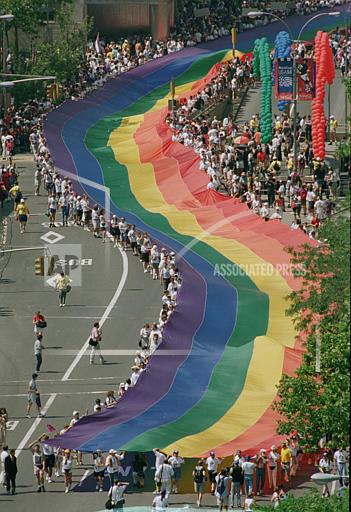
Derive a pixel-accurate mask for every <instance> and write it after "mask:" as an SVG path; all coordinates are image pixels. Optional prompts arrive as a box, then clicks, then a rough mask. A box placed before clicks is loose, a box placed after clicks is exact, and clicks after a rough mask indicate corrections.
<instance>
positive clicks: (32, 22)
mask: <svg viewBox="0 0 351 512" xmlns="http://www.w3.org/2000/svg"><path fill="white" fill-rule="evenodd" d="M0 12H1V13H4V14H13V15H14V19H13V21H11V22H10V23H6V25H5V27H6V30H9V29H10V28H13V29H14V32H15V53H16V55H17V54H18V52H19V30H22V31H23V32H24V33H25V34H27V35H30V36H31V37H36V36H37V34H38V31H39V28H40V24H41V22H42V19H43V4H42V2H41V1H39V0H0Z"/></svg>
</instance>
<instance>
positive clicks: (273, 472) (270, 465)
mask: <svg viewBox="0 0 351 512" xmlns="http://www.w3.org/2000/svg"><path fill="white" fill-rule="evenodd" d="M279 459H280V453H279V452H278V450H277V447H276V446H275V444H273V445H272V446H271V451H270V452H269V455H268V462H267V469H268V482H269V487H270V488H273V489H275V488H276V487H277V463H278V460H279Z"/></svg>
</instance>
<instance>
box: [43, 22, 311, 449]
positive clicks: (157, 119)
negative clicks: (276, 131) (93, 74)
mask: <svg viewBox="0 0 351 512" xmlns="http://www.w3.org/2000/svg"><path fill="white" fill-rule="evenodd" d="M304 21H305V19H304V18H303V17H293V18H291V20H290V22H291V24H292V26H293V27H294V30H297V29H298V28H299V27H300V26H301V25H302V23H303V22H304ZM277 30H279V29H278V28H277ZM258 36H259V37H262V36H268V37H269V38H270V42H272V41H273V39H274V37H275V32H274V31H273V33H272V30H271V27H265V28H264V29H260V30H259V31H258V30H252V31H250V32H246V33H244V34H241V35H240V36H239V39H238V47H239V48H240V49H242V50H244V51H247V50H250V49H251V48H252V46H253V41H254V40H255V39H256V37H258ZM220 45H222V46H223V48H220ZM226 47H228V41H227V40H226V39H224V40H222V41H219V42H218V41H216V42H215V43H213V45H212V47H211V45H210V44H206V45H204V46H203V47H201V46H198V47H196V48H188V49H186V50H184V51H183V52H181V53H179V54H172V55H169V56H167V57H165V58H163V59H159V60H156V61H153V62H150V63H148V64H146V65H145V66H143V67H140V68H137V69H135V70H132V71H130V72H128V73H127V74H125V75H123V76H121V77H118V78H117V79H114V80H110V81H109V82H108V83H107V84H106V85H105V86H104V87H103V88H102V89H100V90H98V91H96V92H94V93H92V94H91V95H90V96H88V97H87V98H86V99H84V100H82V101H79V102H72V101H68V102H66V103H65V104H63V105H62V106H61V107H60V108H58V109H56V110H55V111H53V112H52V113H51V114H50V115H49V116H48V120H47V122H46V125H45V132H46V136H47V139H48V144H49V147H50V150H51V153H52V155H53V158H54V161H55V164H56V165H57V166H58V167H59V168H61V169H64V170H67V171H70V172H74V173H75V174H77V176H78V178H82V177H83V178H88V179H90V180H94V181H95V182H97V183H99V184H104V185H105V186H106V187H109V188H110V190H111V200H112V210H113V213H116V214H117V215H125V216H126V218H127V219H128V221H129V222H133V223H135V224H136V225H137V227H138V228H139V229H140V230H145V231H148V232H149V233H150V235H151V237H152V238H153V239H154V240H156V241H158V242H159V243H160V244H162V246H165V247H167V248H169V250H174V251H175V252H176V253H177V254H178V266H179V268H180V271H181V273H182V276H183V286H182V288H181V291H180V294H179V304H178V307H177V310H176V312H175V314H174V315H173V316H172V318H171V320H170V321H169V323H168V324H167V326H166V330H165V334H164V342H163V343H162V345H161V346H160V348H159V349H158V350H159V351H164V350H167V351H171V352H173V354H175V355H168V352H167V353H166V355H164V356H163V357H153V358H152V360H151V362H150V363H149V366H148V369H147V371H146V372H144V373H143V374H142V376H141V377H140V379H139V381H138V384H137V386H136V387H135V388H132V389H130V390H129V391H128V393H126V395H125V396H124V397H123V398H122V399H121V401H120V402H119V404H118V406H117V407H115V408H113V409H109V410H107V411H104V412H102V413H99V414H93V415H90V416H87V417H84V418H82V419H81V420H80V422H79V424H78V425H76V426H75V428H74V429H72V430H70V431H69V432H68V433H66V434H64V435H63V436H61V437H60V438H57V439H55V441H54V442H55V444H60V446H63V447H67V448H74V449H79V450H83V451H93V450H95V449H96V448H100V449H102V450H108V449H110V448H111V447H114V448H116V449H125V450H127V451H136V450H141V451H150V450H151V449H152V448H154V447H155V446H158V447H160V448H163V449H165V450H170V449H171V448H172V449H173V448H174V447H177V448H178V449H179V450H180V451H181V453H182V455H183V456H185V457H194V456H200V455H205V454H207V453H208V452H209V450H211V449H216V453H217V454H218V455H228V454H230V453H232V452H233V450H234V448H241V449H242V450H249V449H252V450H254V449H258V448H260V447H262V446H266V447H267V446H270V444H271V443H273V442H276V443H277V442H279V438H278V437H277V436H276V434H275V422H276V417H275V414H274V412H273V410H272V407H271V405H272V402H273V401H274V399H275V397H276V385H277V384H278V382H279V379H280V377H281V375H282V373H283V372H287V373H291V372H293V371H294V369H295V368H296V366H297V365H298V363H299V360H300V356H301V347H300V346H299V344H298V342H297V341H296V339H295V334H296V333H295V332H294V328H293V325H292V321H291V319H290V318H288V317H287V316H286V315H285V310H286V307H287V303H286V301H285V297H286V296H287V295H288V294H289V292H290V291H291V290H293V289H294V288H295V287H296V286H298V282H297V281H296V280H295V279H294V278H293V277H292V275H291V273H290V272H287V271H286V270H287V267H285V268H284V265H288V264H289V257H288V254H287V253H286V252H285V251H284V248H285V247H286V246H288V245H292V246H295V247H296V246H298V245H299V244H301V243H303V242H306V239H305V237H304V235H303V234H302V233H301V232H294V233H293V234H292V232H291V231H290V229H289V227H288V226H286V225H284V224H282V223H280V222H278V221H270V222H268V223H265V222H263V221H262V220H261V219H259V218H258V217H257V216H256V215H254V214H253V213H252V212H250V211H249V210H248V209H247V207H246V206H245V205H243V204H240V203H238V202H237V201H235V200H233V199H232V198H227V197H224V196H222V195H220V194H218V193H216V192H214V191H208V190H207V189H206V185H207V177H206V175H205V174H204V173H202V172H201V171H200V170H199V159H198V157H197V155H196V154H195V153H194V151H193V150H192V149H191V148H185V147H184V146H183V145H181V144H179V143H176V142H172V139H171V132H170V130H169V129H168V127H167V125H166V124H165V121H164V119H165V115H166V108H167V101H168V99H169V81H170V80H171V79H174V80H175V84H176V94H177V95H178V96H181V97H185V96H187V95H189V94H193V93H195V92H196V91H197V90H199V89H201V88H203V84H204V83H205V82H206V81H207V80H209V79H210V78H211V76H213V75H214V74H215V73H216V65H218V62H219V61H221V60H224V59H226V58H228V52H227V50H226V49H225V48H226ZM81 187H82V189H84V190H85V191H86V192H87V193H88V194H89V195H90V196H91V197H92V199H93V201H94V202H99V203H100V204H104V196H103V192H102V191H100V190H97V189H95V188H92V187H90V186H88V185H85V184H84V183H81ZM241 269H245V272H243V271H242V270H241ZM140 320H141V322H142V321H143V319H140Z"/></svg>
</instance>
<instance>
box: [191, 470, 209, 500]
mask: <svg viewBox="0 0 351 512" xmlns="http://www.w3.org/2000/svg"><path fill="white" fill-rule="evenodd" d="M193 480H194V490H195V493H196V494H197V500H196V503H197V506H198V507H201V501H202V496H203V493H204V488H205V481H206V472H205V468H204V461H203V460H199V462H198V463H197V465H196V466H195V468H194V470H193Z"/></svg>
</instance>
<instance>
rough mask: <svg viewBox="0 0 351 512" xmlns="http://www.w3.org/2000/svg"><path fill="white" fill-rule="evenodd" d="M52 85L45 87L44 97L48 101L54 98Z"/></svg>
mask: <svg viewBox="0 0 351 512" xmlns="http://www.w3.org/2000/svg"><path fill="white" fill-rule="evenodd" d="M53 85H54V84H50V85H47V86H46V97H47V98H48V99H49V100H52V99H53V97H54V89H53Z"/></svg>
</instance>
